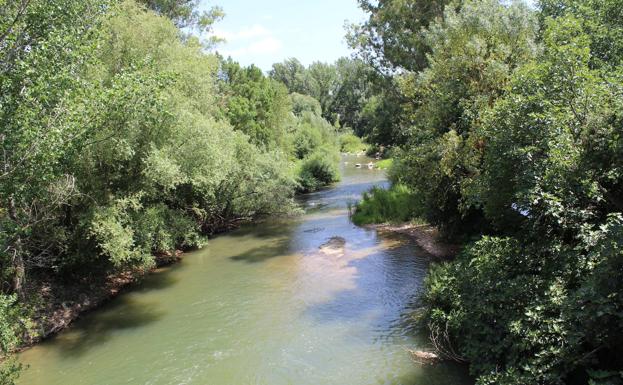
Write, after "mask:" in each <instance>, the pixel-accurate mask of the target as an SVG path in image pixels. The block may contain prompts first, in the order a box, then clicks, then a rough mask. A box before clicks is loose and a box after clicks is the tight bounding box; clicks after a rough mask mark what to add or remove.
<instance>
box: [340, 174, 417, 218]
mask: <svg viewBox="0 0 623 385" xmlns="http://www.w3.org/2000/svg"><path fill="white" fill-rule="evenodd" d="M416 199H417V198H416V197H415V196H414V195H413V193H412V192H411V190H409V188H408V187H406V186H404V185H400V184H396V185H393V186H392V187H391V188H390V189H384V188H381V187H373V188H372V190H370V191H369V192H366V193H364V194H363V198H362V200H361V201H360V202H359V203H358V204H357V206H356V208H355V212H354V213H353V215H352V217H351V219H352V221H353V223H355V224H357V225H367V224H371V223H387V222H390V223H398V222H406V221H408V220H411V219H413V218H415V217H416V216H417V213H416V212H414V211H413V210H414V207H416V205H415V200H416Z"/></svg>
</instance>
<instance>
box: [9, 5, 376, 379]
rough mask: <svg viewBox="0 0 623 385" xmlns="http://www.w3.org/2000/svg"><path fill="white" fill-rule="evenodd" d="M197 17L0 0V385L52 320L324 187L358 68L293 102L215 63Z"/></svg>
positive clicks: (251, 74)
mask: <svg viewBox="0 0 623 385" xmlns="http://www.w3.org/2000/svg"><path fill="white" fill-rule="evenodd" d="M197 6H198V3H197V2H196V1H189V0H179V1H168V0H137V1H133V0H124V1H116V0H110V1H109V0H79V1H78V0H70V1H66V0H18V1H13V0H0V55H1V57H2V61H1V62H0V90H1V92H0V122H1V123H0V148H1V157H0V282H1V283H2V286H1V293H2V294H1V295H0V350H1V352H2V357H1V362H2V367H1V370H0V383H2V384H11V383H13V382H14V381H15V379H16V378H17V376H18V375H19V372H20V366H19V365H18V364H17V363H16V361H15V360H14V359H12V358H11V352H13V351H14V350H15V349H18V348H19V347H21V346H23V345H24V344H28V343H31V342H33V341H36V340H37V339H39V338H41V337H45V336H46V335H47V334H49V333H50V332H53V331H55V330H58V328H59V325H54V324H53V323H54V322H55V321H54V319H53V317H51V314H52V313H53V312H54V311H55V310H56V309H61V310H63V309H65V306H66V305H67V304H69V305H71V304H72V303H75V301H77V297H79V296H84V295H87V296H89V295H90V294H91V293H92V292H96V291H98V290H100V291H101V289H102V288H103V287H107V286H106V285H108V284H109V283H110V280H111V279H116V278H117V277H120V276H121V277H126V278H127V277H128V276H129V277H130V278H129V280H130V281H131V280H132V279H134V278H137V277H140V276H141V275H142V274H144V273H145V272H148V271H149V270H150V269H152V268H153V267H154V266H155V265H156V264H157V263H159V261H160V260H163V259H171V258H172V257H174V256H175V255H177V254H178V253H179V251H178V250H185V249H191V248H196V247H200V246H202V245H204V244H206V242H207V236H208V235H210V234H213V233H215V232H220V231H224V230H227V229H230V228H232V227H235V226H237V225H238V224H240V223H244V222H249V221H253V220H258V219H262V218H264V217H267V216H274V215H289V214H292V213H295V212H297V207H296V204H295V202H294V199H293V198H294V195H295V193H297V192H307V191H313V190H315V189H318V188H320V187H322V186H325V185H328V184H330V183H332V182H334V181H336V180H338V179H339V173H338V168H337V163H338V161H339V156H338V155H339V151H340V146H341V145H342V146H344V144H343V143H345V141H344V138H349V141H348V143H350V145H349V146H351V147H352V143H353V141H352V134H350V135H349V133H350V132H351V131H352V130H351V127H352V128H354V129H360V128H361V127H362V123H360V122H359V115H358V111H359V109H358V107H357V106H354V107H353V105H349V104H348V103H356V102H358V99H357V97H351V95H355V94H357V92H359V91H357V90H354V88H353V87H358V86H359V85H360V83H359V82H360V79H361V77H360V76H359V72H360V71H362V68H364V67H365V68H368V67H367V66H364V65H363V62H362V61H359V60H351V59H341V60H340V61H339V62H338V64H337V65H325V64H321V63H317V64H314V65H313V66H311V67H310V68H309V69H305V68H303V70H304V72H305V74H306V75H305V76H304V77H300V76H298V75H297V79H300V80H301V84H299V85H297V86H296V87H293V86H292V85H291V84H289V83H287V79H285V78H282V77H281V75H280V74H281V72H280V70H279V68H281V66H282V65H281V64H279V65H276V66H275V70H274V71H273V72H272V73H271V74H270V76H266V75H265V74H263V73H262V71H261V70H260V69H259V68H257V67H254V66H250V67H242V66H240V65H239V64H238V63H236V62H235V61H233V60H232V59H229V58H223V57H221V56H220V55H218V53H216V52H215V44H217V43H218V39H216V38H214V37H213V36H212V34H211V29H212V25H213V23H215V22H217V21H218V20H219V19H220V18H222V17H223V16H224V15H223V11H222V10H221V9H220V8H218V7H215V8H212V9H210V10H209V11H206V12H199V11H198V10H197V9H198V8H197ZM338 68H339V69H340V71H338V70H337V69H338ZM323 71H324V72H323ZM327 73H328V74H329V75H327V76H330V77H331V79H333V80H332V81H331V82H329V83H327V82H323V80H324V79H325V77H324V76H325V75H326V74H327ZM338 73H339V76H341V78H340V82H341V83H339V84H338V83H337V75H338ZM364 79H367V78H364ZM347 82H351V83H352V85H351V89H350V90H347V87H345V86H343V85H344V84H347ZM364 85H367V83H365V84H364ZM338 86H339V87H338ZM357 95H358V94H357ZM353 98H354V99H353ZM353 100H354V102H353ZM339 117H342V118H341V119H342V120H341V122H342V123H341V124H340V122H339ZM354 123H356V124H357V126H351V124H354ZM340 137H342V141H340ZM357 143H360V142H357ZM351 147H349V148H351ZM124 279H125V278H124ZM127 280H128V279H126V281H127ZM115 291H118V288H115ZM99 300H101V299H99ZM61 326H62V325H61Z"/></svg>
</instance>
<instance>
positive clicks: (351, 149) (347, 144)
mask: <svg viewBox="0 0 623 385" xmlns="http://www.w3.org/2000/svg"><path fill="white" fill-rule="evenodd" d="M367 148H368V145H367V144H365V143H364V142H363V140H361V138H360V137H358V136H356V135H354V134H351V133H346V134H342V135H340V151H341V152H346V153H351V154H356V153H359V152H362V151H366V149H367Z"/></svg>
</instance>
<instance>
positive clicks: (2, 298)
mask: <svg viewBox="0 0 623 385" xmlns="http://www.w3.org/2000/svg"><path fill="white" fill-rule="evenodd" d="M26 329H27V322H26V321H25V314H24V312H23V310H22V308H21V307H20V306H19V305H18V304H17V296H16V295H0V384H2V385H13V384H15V381H16V380H17V379H18V377H19V373H20V371H21V369H22V366H21V364H19V363H18V362H17V361H16V360H15V358H14V357H12V356H11V354H10V353H11V352H13V350H14V349H15V348H17V347H18V346H19V344H20V337H21V335H22V334H23V333H24V331H25V330H26Z"/></svg>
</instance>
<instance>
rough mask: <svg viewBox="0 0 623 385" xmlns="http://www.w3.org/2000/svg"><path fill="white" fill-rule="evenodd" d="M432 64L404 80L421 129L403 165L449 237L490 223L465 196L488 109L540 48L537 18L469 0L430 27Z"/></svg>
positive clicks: (405, 179)
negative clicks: (487, 222) (483, 119)
mask: <svg viewBox="0 0 623 385" xmlns="http://www.w3.org/2000/svg"><path fill="white" fill-rule="evenodd" d="M423 38H424V39H425V40H426V42H427V44H428V46H429V47H430V49H431V53H430V55H429V62H430V63H429V66H428V67H427V68H426V69H424V70H422V71H420V72H417V73H408V74H405V75H404V76H402V77H401V79H400V87H401V89H402V94H403V96H404V97H405V98H407V99H408V100H410V101H411V102H410V103H409V105H408V106H407V112H408V113H409V111H410V118H409V119H410V121H411V122H413V123H412V124H413V126H412V127H411V128H410V129H407V131H406V135H407V136H408V145H407V146H406V149H405V152H404V153H403V156H402V159H401V160H400V162H398V163H397V167H401V169H402V170H403V172H402V173H394V174H393V175H394V176H395V177H396V181H400V182H402V183H406V184H407V185H408V186H409V187H411V188H412V189H413V191H414V193H415V194H416V195H419V196H421V197H422V199H423V202H424V208H425V209H424V215H425V217H426V219H427V220H428V221H430V223H432V224H435V225H438V226H441V227H442V228H443V230H444V231H445V232H446V233H447V234H451V235H452V234H454V235H456V234H459V233H460V232H461V231H465V230H466V231H474V232H478V231H479V230H481V228H479V227H481V226H486V223H485V221H484V219H483V216H482V213H481V211H480V207H479V206H478V205H476V204H471V203H472V202H470V201H468V200H467V199H465V198H464V197H463V196H464V195H465V190H468V189H469V188H470V186H471V181H472V176H473V175H475V174H477V173H478V172H479V163H480V161H479V159H480V157H481V149H482V143H481V141H480V139H479V137H478V135H477V134H476V132H477V128H478V127H479V125H480V122H481V120H482V116H481V114H482V112H483V111H486V109H487V108H488V107H489V106H490V105H491V104H492V103H493V102H494V101H495V100H496V99H497V98H499V97H500V96H501V95H503V93H504V91H505V89H506V86H507V84H508V82H509V79H510V77H511V75H512V73H513V71H514V70H515V68H517V67H518V66H519V65H521V64H522V63H525V62H527V61H528V60H530V59H531V58H532V57H534V55H535V53H536V46H535V38H536V23H535V19H534V17H533V14H532V12H531V11H530V10H529V9H528V8H527V7H526V6H525V5H522V4H513V5H510V6H504V5H501V4H499V3H498V2H497V1H495V0H492V1H473V2H465V3H464V4H463V6H462V7H461V9H460V10H458V11H456V10H454V9H453V8H449V9H447V10H446V13H445V16H444V19H443V21H439V22H436V23H433V24H431V25H430V26H429V28H428V29H427V30H426V31H425V32H423Z"/></svg>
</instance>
